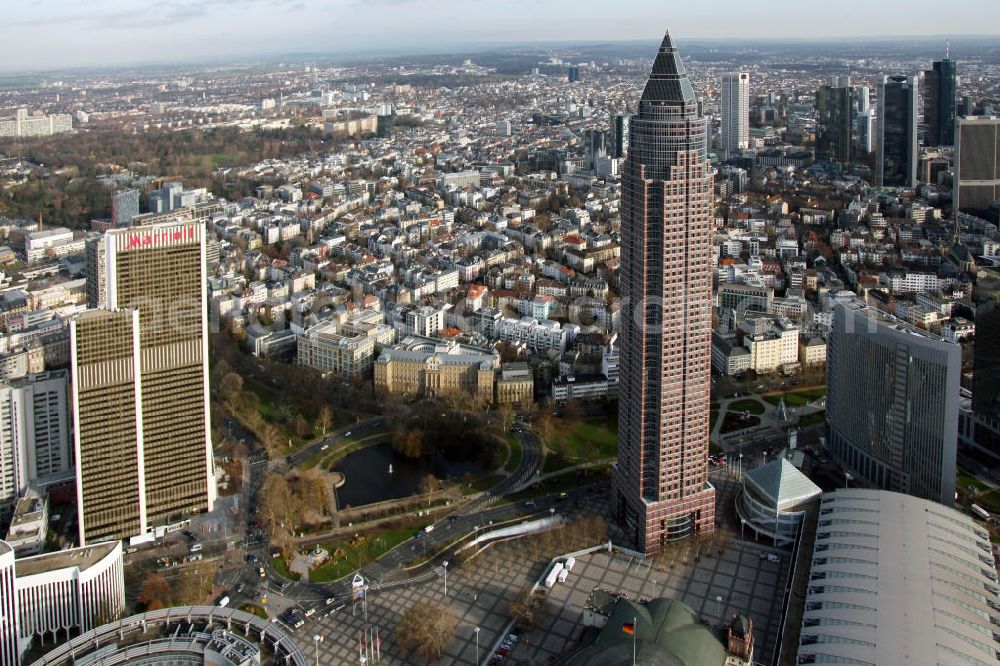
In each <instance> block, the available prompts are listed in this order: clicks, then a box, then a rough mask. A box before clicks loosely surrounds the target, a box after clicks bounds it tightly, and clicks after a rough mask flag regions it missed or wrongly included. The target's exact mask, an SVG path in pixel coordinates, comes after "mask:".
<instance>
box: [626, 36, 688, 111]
mask: <svg viewBox="0 0 1000 666" xmlns="http://www.w3.org/2000/svg"><path fill="white" fill-rule="evenodd" d="M695 100H696V96H695V94H694V87H692V85H691V82H690V81H688V78H687V72H685V71H684V63H683V62H682V61H681V54H680V53H678V52H677V48H676V47H675V46H674V43H673V41H672V40H671V39H670V33H669V32H668V33H666V34H664V35H663V42H661V43H660V50H659V51H658V52H657V54H656V60H654V61H653V69H652V71H651V72H650V74H649V81H648V82H647V83H646V88H645V89H644V90H643V91H642V99H641V100H640V101H642V102H654V103H667V104H669V103H674V104H683V103H686V102H694V101H695Z"/></svg>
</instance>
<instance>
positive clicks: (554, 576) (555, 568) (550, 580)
mask: <svg viewBox="0 0 1000 666" xmlns="http://www.w3.org/2000/svg"><path fill="white" fill-rule="evenodd" d="M562 570H563V565H562V562H556V563H555V564H553V565H552V569H551V571H549V574H548V575H547V576H546V577H545V587H546V588H548V589H552V586H553V585H555V584H556V581H557V580H559V574H560V572H562Z"/></svg>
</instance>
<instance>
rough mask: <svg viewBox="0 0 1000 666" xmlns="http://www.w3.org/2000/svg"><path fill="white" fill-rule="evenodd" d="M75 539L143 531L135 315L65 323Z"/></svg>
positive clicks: (90, 314)
mask: <svg viewBox="0 0 1000 666" xmlns="http://www.w3.org/2000/svg"><path fill="white" fill-rule="evenodd" d="M70 356H71V359H72V371H73V413H74V414H75V415H76V427H75V429H74V451H75V455H76V493H77V512H78V519H79V530H80V544H81V545H86V544H88V543H94V542H96V541H100V540H102V539H124V538H127V537H131V536H136V535H139V534H143V533H145V532H146V530H147V527H148V522H147V519H146V484H145V467H144V464H143V450H144V447H143V430H142V402H141V399H142V396H141V392H140V388H141V377H140V372H139V358H140V350H139V312H138V311H137V310H122V311H120V312H110V311H108V310H90V311H87V312H84V313H83V314H81V315H79V316H78V317H76V318H74V319H72V320H70Z"/></svg>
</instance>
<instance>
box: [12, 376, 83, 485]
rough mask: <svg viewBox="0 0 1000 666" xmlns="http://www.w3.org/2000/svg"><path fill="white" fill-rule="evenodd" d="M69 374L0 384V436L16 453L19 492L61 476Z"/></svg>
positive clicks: (66, 457) (65, 467) (66, 466)
mask: <svg viewBox="0 0 1000 666" xmlns="http://www.w3.org/2000/svg"><path fill="white" fill-rule="evenodd" d="M68 393H69V374H68V373H67V372H66V371H65V370H52V371H50V372H43V373H39V374H34V375H29V376H27V377H20V378H18V379H11V380H8V381H7V382H6V383H3V384H0V437H2V438H3V439H4V441H5V442H6V441H7V440H9V441H10V442H11V444H12V446H13V448H14V450H15V451H16V456H17V459H18V460H17V463H18V464H17V467H18V469H19V472H18V476H19V477H20V484H19V485H20V486H21V490H22V491H23V489H24V488H25V487H26V486H27V484H28V483H30V482H32V481H37V480H41V481H46V480H54V479H59V478H62V477H64V475H66V474H68V473H69V471H70V470H71V469H72V467H73V462H72V458H71V452H70V447H69V437H70V422H69V399H68Z"/></svg>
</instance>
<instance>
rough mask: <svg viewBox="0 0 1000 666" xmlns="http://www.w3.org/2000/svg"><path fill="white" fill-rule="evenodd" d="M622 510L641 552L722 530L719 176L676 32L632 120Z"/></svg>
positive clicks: (618, 482) (624, 278)
mask: <svg viewBox="0 0 1000 666" xmlns="http://www.w3.org/2000/svg"><path fill="white" fill-rule="evenodd" d="M629 130H630V139H629V152H628V158H627V159H626V161H625V170H624V174H623V176H622V206H621V214H622V227H621V231H622V257H621V286H622V306H621V364H620V386H619V388H620V397H619V420H618V423H619V425H618V439H619V445H618V462H617V464H616V465H615V468H614V473H613V476H612V494H613V497H612V502H613V507H614V510H615V512H616V514H617V515H618V517H619V519H620V520H621V521H622V524H623V526H624V527H625V529H626V531H627V532H628V533H629V535H630V536H632V537H633V538H634V539H635V541H636V543H637V544H638V547H639V549H640V550H642V551H644V552H647V553H652V552H656V551H658V550H659V549H660V548H661V547H662V546H663V545H664V544H666V543H667V542H668V541H673V540H676V539H682V538H685V537H688V536H691V535H694V534H704V533H711V532H712V530H713V529H714V526H715V488H713V487H712V486H711V484H709V482H708V440H709V427H708V424H709V401H710V390H711V389H710V387H711V379H710V373H711V352H712V347H711V323H712V322H711V300H712V284H711V280H712V261H711V251H712V227H713V198H712V197H713V190H712V174H711V171H710V170H709V165H708V160H707V150H706V141H707V127H706V122H705V119H704V118H703V117H702V116H701V115H700V114H699V113H698V102H697V98H696V96H695V93H694V89H693V88H692V87H691V83H690V82H689V81H688V78H687V75H686V74H685V72H684V65H683V64H682V62H681V59H680V55H679V54H678V53H677V49H676V48H674V45H673V43H672V42H671V40H670V35H669V34H668V35H666V36H664V38H663V43H662V44H661V45H660V49H659V52H658V53H657V55H656V60H655V62H654V63H653V70H652V73H651V74H650V76H649V81H648V82H647V83H646V88H645V90H643V93H642V97H641V98H640V100H639V112H638V114H636V115H635V116H633V117H632V120H631V122H630V123H629Z"/></svg>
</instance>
